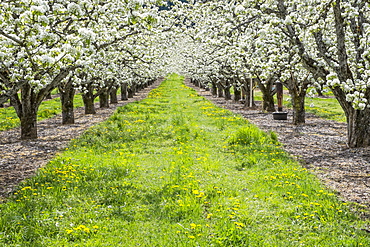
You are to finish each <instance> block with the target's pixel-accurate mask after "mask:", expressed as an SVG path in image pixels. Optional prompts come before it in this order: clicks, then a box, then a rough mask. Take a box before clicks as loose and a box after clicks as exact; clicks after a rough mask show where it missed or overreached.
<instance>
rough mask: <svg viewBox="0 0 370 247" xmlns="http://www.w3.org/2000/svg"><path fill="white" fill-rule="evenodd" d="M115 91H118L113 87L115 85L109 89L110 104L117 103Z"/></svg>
mask: <svg viewBox="0 0 370 247" xmlns="http://www.w3.org/2000/svg"><path fill="white" fill-rule="evenodd" d="M117 91H118V89H117V88H115V87H113V88H112V89H111V90H110V93H109V96H110V103H111V104H117V103H118V98H117Z"/></svg>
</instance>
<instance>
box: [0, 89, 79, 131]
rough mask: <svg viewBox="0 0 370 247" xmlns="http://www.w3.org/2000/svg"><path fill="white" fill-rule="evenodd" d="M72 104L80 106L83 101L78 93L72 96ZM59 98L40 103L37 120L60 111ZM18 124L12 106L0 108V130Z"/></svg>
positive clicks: (52, 115)
mask: <svg viewBox="0 0 370 247" xmlns="http://www.w3.org/2000/svg"><path fill="white" fill-rule="evenodd" d="M73 103H74V106H75V107H76V108H77V107H82V106H83V101H82V97H81V96H80V95H76V97H75V98H74V102H73ZM61 109H62V106H61V102H60V98H59V97H58V98H54V99H52V100H47V101H44V102H42V103H41V105H40V107H39V111H38V113H37V120H38V121H40V120H43V119H47V118H51V117H54V116H55V115H57V114H60V113H61V112H62V110H61ZM19 126H20V120H19V118H18V116H17V114H16V112H15V110H14V108H13V107H7V108H0V131H3V130H8V129H12V128H15V127H19Z"/></svg>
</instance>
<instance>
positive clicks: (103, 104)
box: [99, 88, 109, 108]
mask: <svg viewBox="0 0 370 247" xmlns="http://www.w3.org/2000/svg"><path fill="white" fill-rule="evenodd" d="M99 104H100V108H109V93H108V89H107V88H103V89H102V90H101V93H100V95H99Z"/></svg>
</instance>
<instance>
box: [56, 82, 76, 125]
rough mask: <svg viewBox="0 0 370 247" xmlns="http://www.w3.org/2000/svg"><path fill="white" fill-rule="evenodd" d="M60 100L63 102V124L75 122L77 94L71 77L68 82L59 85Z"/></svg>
mask: <svg viewBox="0 0 370 247" xmlns="http://www.w3.org/2000/svg"><path fill="white" fill-rule="evenodd" d="M59 92H60V100H61V103H62V124H74V123H75V117H74V105H73V100H74V96H75V89H74V87H73V84H72V80H71V79H69V80H68V82H67V83H66V84H64V85H63V88H62V87H59Z"/></svg>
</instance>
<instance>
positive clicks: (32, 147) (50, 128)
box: [0, 80, 162, 202]
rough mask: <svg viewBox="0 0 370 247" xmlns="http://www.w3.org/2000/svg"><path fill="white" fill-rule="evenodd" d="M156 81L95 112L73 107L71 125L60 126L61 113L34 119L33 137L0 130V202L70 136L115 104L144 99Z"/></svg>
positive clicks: (99, 119) (106, 113) (97, 120)
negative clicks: (27, 137)
mask: <svg viewBox="0 0 370 247" xmlns="http://www.w3.org/2000/svg"><path fill="white" fill-rule="evenodd" d="M161 81H162V80H157V81H156V82H155V83H154V84H152V85H151V86H150V87H148V88H145V89H144V90H141V91H140V92H137V93H136V95H135V96H134V97H133V98H129V100H127V101H119V103H118V104H111V105H110V108H105V109H103V108H98V107H99V106H98V104H96V105H95V107H96V112H97V113H96V114H95V115H85V114H84V109H83V108H77V109H75V124H73V125H62V124H61V122H62V117H61V115H57V116H56V117H54V118H50V119H46V120H43V121H40V122H38V136H39V138H38V139H37V140H27V141H22V140H20V129H19V128H15V129H11V130H8V131H1V132H0V202H1V201H3V200H4V199H5V198H6V197H7V196H9V194H10V193H11V192H12V191H13V190H14V189H15V188H16V186H17V185H18V184H19V183H20V182H21V181H23V180H24V179H26V178H28V177H30V176H32V175H34V174H35V172H36V171H37V169H38V168H40V167H43V166H44V165H45V164H46V163H47V162H48V161H49V160H50V159H52V158H53V157H54V156H55V155H56V154H57V153H58V152H60V151H62V150H63V149H65V148H66V147H67V146H68V143H69V141H70V140H71V139H74V138H77V137H78V136H79V135H81V134H82V133H83V132H84V131H85V130H86V129H87V128H89V127H91V126H93V125H95V124H97V123H100V122H102V121H104V120H106V119H107V118H109V116H110V115H112V113H113V112H114V111H115V109H116V108H117V107H119V106H123V105H126V104H127V103H130V102H134V101H139V100H142V99H144V98H146V97H147V96H148V94H149V92H150V91H151V90H152V89H153V88H156V87H158V86H159V84H160V82H161Z"/></svg>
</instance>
